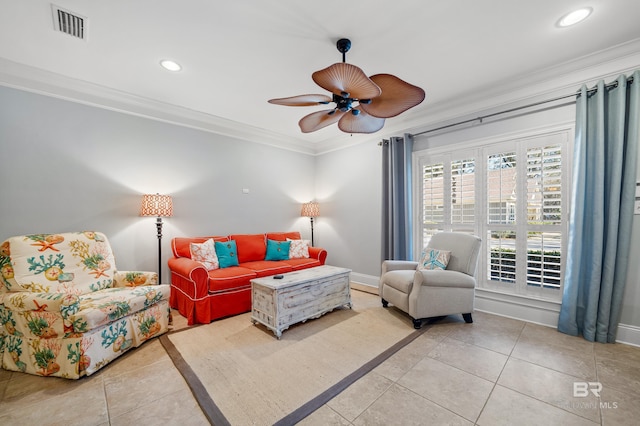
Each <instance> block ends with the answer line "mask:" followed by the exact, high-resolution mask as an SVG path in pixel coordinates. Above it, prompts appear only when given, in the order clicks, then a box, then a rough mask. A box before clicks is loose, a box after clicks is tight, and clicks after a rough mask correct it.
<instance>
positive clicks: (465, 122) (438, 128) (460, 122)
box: [411, 77, 633, 136]
mask: <svg viewBox="0 0 640 426" xmlns="http://www.w3.org/2000/svg"><path fill="white" fill-rule="evenodd" d="M627 82H628V83H629V84H631V83H633V77H629V78H628V79H627ZM604 87H605V88H606V89H612V88H616V87H618V80H615V81H613V82H611V83H608V84H605V86H604ZM597 91H598V88H597V87H594V88H593V89H589V90H587V95H591V94H592V93H595V92H597ZM578 96H580V92H577V93H574V94H571V95H564V96H558V97H556V98H552V99H546V100H544V101H539V102H534V103H531V104H527V105H522V106H519V107H515V108H510V109H506V110H504V111H499V112H494V113H492V114H487V115H481V116H479V117H476V118H470V119H468V120H463V121H458V122H457V123H453V124H447V125H446V126H440V127H436V128H435V129H429V130H424V131H422V132H418V133H412V134H411V136H419V135H424V134H425V133H433V132H437V131H438V130H444V129H448V128H450V127H455V126H460V125H462V124H467V123H473V122H474V121H480V122H482V120H484V119H486V118H491V117H495V116H497V115H502V114H508V113H510V112H514V111H520V110H522V109H527V108H532V107H535V106H539V105H544V104H548V103H551V102H556V101H560V100H562V99H568V98H573V97H578Z"/></svg>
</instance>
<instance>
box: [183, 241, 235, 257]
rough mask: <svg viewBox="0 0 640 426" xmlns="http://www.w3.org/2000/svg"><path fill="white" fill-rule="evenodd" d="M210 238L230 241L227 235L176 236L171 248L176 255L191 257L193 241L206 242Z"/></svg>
mask: <svg viewBox="0 0 640 426" xmlns="http://www.w3.org/2000/svg"><path fill="white" fill-rule="evenodd" d="M209 238H212V239H213V241H228V240H229V238H227V237H220V236H218V237H193V238H185V237H176V238H173V239H172V240H171V250H172V251H173V256H174V257H186V258H189V259H190V258H191V250H190V244H191V243H204V242H205V241H207V240H208V239H209Z"/></svg>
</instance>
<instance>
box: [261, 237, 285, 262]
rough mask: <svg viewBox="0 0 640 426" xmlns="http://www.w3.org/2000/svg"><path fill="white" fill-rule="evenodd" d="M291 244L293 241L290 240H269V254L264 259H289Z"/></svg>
mask: <svg viewBox="0 0 640 426" xmlns="http://www.w3.org/2000/svg"><path fill="white" fill-rule="evenodd" d="M290 246H291V243H290V242H288V241H275V240H267V254H266V255H265V257H264V260H287V259H288V258H289V247H290Z"/></svg>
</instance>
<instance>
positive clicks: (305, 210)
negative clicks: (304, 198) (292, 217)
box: [300, 201, 320, 217]
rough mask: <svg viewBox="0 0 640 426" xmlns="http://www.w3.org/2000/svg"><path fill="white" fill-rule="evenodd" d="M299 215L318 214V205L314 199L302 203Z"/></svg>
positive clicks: (310, 215)
mask: <svg viewBox="0 0 640 426" xmlns="http://www.w3.org/2000/svg"><path fill="white" fill-rule="evenodd" d="M300 216H304V217H318V216H320V207H319V206H318V203H317V202H315V201H311V202H309V203H304V204H303V205H302V211H301V212H300Z"/></svg>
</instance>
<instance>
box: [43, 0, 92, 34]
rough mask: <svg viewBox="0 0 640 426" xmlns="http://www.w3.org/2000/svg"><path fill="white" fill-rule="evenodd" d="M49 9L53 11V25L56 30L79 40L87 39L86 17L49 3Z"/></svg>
mask: <svg viewBox="0 0 640 426" xmlns="http://www.w3.org/2000/svg"><path fill="white" fill-rule="evenodd" d="M51 9H52V11H53V26H54V28H55V29H56V30H57V31H60V32H63V33H65V34H69V35H70V36H73V37H76V38H79V39H81V40H86V39H87V18H85V17H84V16H80V15H78V14H77V13H73V12H70V11H68V10H65V9H62V8H61V7H59V6H56V5H55V4H52V5H51Z"/></svg>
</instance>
